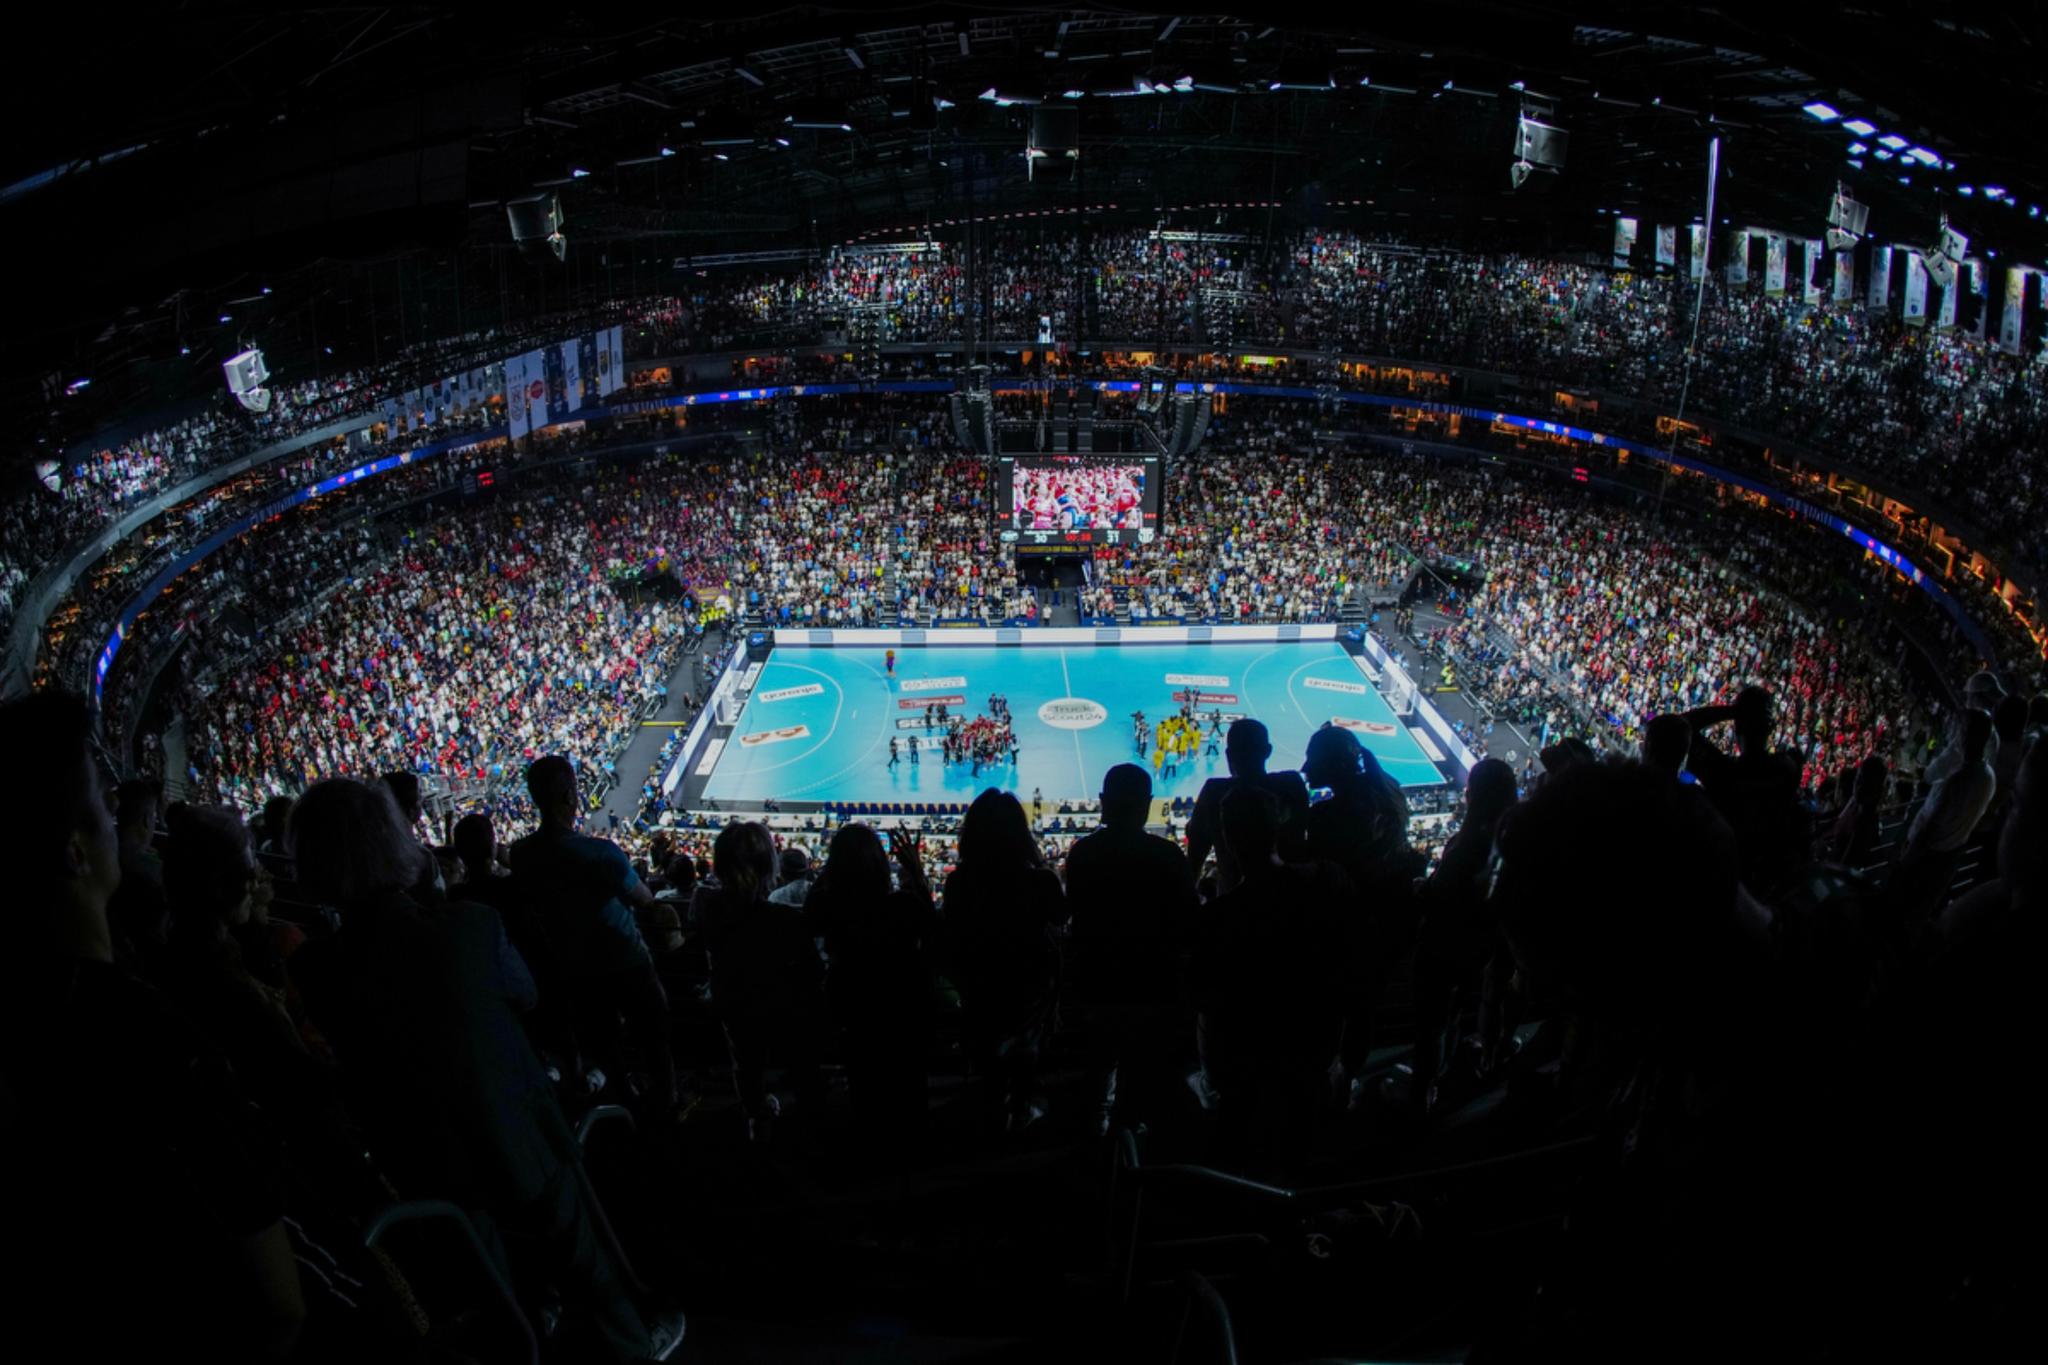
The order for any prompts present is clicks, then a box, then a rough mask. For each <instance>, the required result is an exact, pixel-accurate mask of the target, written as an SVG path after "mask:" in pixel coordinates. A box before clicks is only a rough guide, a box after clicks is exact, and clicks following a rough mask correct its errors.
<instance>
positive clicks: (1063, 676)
mask: <svg viewBox="0 0 2048 1365" xmlns="http://www.w3.org/2000/svg"><path fill="white" fill-rule="evenodd" d="M1060 685H1061V686H1062V687H1064V688H1065V689H1066V692H1067V695H1068V696H1069V697H1071V696H1073V695H1074V679H1073V675H1072V674H1070V673H1068V672H1067V647H1066V646H1065V645H1061V646H1060ZM1067 733H1069V734H1071V735H1072V736H1073V737H1074V776H1075V778H1076V779H1077V780H1078V781H1079V782H1080V784H1081V785H1080V786H1079V787H1077V788H1075V790H1074V795H1075V797H1076V798H1077V799H1079V800H1083V801H1085V800H1087V799H1088V765H1087V764H1086V763H1084V762H1082V760H1081V732H1080V731H1079V730H1070V731H1068V732H1067Z"/></svg>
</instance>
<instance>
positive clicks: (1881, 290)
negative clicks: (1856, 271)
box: [1870, 246, 1892, 312]
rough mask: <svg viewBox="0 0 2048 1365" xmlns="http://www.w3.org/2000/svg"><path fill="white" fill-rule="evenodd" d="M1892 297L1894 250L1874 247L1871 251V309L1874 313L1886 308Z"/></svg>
mask: <svg viewBox="0 0 2048 1365" xmlns="http://www.w3.org/2000/svg"><path fill="white" fill-rule="evenodd" d="M1891 296H1892V249H1891V248H1890V247H1888V246H1874V247H1872V248H1871V249H1870V308H1871V310H1872V311H1873V312H1875V311H1877V310H1880V309H1882V308H1884V307H1885V305H1886V304H1888V303H1889V302H1890V301H1891Z"/></svg>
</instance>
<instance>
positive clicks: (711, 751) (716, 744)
mask: <svg viewBox="0 0 2048 1365" xmlns="http://www.w3.org/2000/svg"><path fill="white" fill-rule="evenodd" d="M724 752H725V741H724V740H722V739H714V740H712V741H711V742H710V743H709V744H707V745H705V746H704V757H702V758H700V759H698V760H697V776H699V777H709V776H711V770H712V769H713V768H715V767H717V766H718V756H719V755H720V754H722V753H724Z"/></svg>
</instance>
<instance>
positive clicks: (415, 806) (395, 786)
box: [377, 772, 448, 903]
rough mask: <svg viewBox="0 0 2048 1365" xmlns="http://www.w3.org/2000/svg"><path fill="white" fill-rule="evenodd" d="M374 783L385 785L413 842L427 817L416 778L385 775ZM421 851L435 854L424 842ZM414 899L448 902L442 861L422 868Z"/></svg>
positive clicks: (435, 859) (413, 775)
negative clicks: (424, 818) (423, 819)
mask: <svg viewBox="0 0 2048 1365" xmlns="http://www.w3.org/2000/svg"><path fill="white" fill-rule="evenodd" d="M377 780H378V781H379V782H382V783H383V784H384V786H385V787H386V788H387V789H388V790H389V791H390V793H391V799H392V800H393V801H396V802H397V803H398V814H399V818H401V819H403V820H404V821H405V828H406V830H407V831H408V832H409V833H411V835H412V836H413V838H415V839H419V836H420V820H421V819H422V817H424V815H425V814H426V808H425V806H424V805H423V804H422V803H421V799H420V779H419V774H417V773H408V772H388V773H385V774H384V775H383V776H382V777H380V778H378V779H377ZM420 847H421V848H424V849H425V850H426V851H427V852H428V854H429V855H432V854H433V852H434V846H433V845H432V844H431V843H428V842H427V841H425V840H420ZM413 895H414V897H415V898H417V899H418V900H420V901H421V902H422V903H426V902H431V901H437V900H445V899H447V896H448V879H447V877H446V875H445V874H444V873H443V872H442V869H441V860H440V859H439V858H438V857H433V856H429V857H428V858H427V860H426V861H425V863H424V864H422V871H421V873H420V884H419V885H418V886H416V887H414V888H413Z"/></svg>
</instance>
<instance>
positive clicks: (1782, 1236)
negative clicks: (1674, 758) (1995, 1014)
mask: <svg viewBox="0 0 2048 1365" xmlns="http://www.w3.org/2000/svg"><path fill="white" fill-rule="evenodd" d="M1498 842H1499V854H1500V870H1499V873H1498V876H1497V880H1496V883H1495V891H1494V894H1495V897H1496V899H1497V900H1498V901H1499V904H1500V912H1501V914H1502V918H1503V923H1504V925H1505V927H1506V930H1507V935H1508V939H1509V941H1510V943H1511V944H1512V946H1513V951H1514V955H1515V960H1516V969H1517V978H1518V980H1519V981H1520V982H1521V983H1522V986H1523V988H1524V989H1526V990H1527V991H1528V993H1529V995H1530V998H1531V1002H1532V1009H1533V1012H1534V1013H1536V1014H1537V1015H1539V1016H1549V1017H1551V1018H1553V1019H1554V1020H1556V1021H1557V1023H1558V1025H1559V1036H1560V1037H1561V1039H1562V1042H1561V1045H1560V1051H1559V1055H1558V1058H1557V1062H1556V1069H1555V1074H1556V1077H1557V1083H1556V1090H1557V1094H1558V1098H1559V1103H1560V1106H1561V1107H1563V1108H1564V1109H1566V1110H1572V1109H1576V1110H1577V1111H1579V1112H1581V1113H1588V1114H1596V1115H1604V1116H1605V1120H1604V1123H1603V1125H1602V1133H1601V1136H1602V1141H1601V1144H1600V1148H1599V1151H1598V1154H1597V1156H1596V1157H1595V1158H1594V1160H1593V1164H1592V1166H1591V1167H1590V1168H1589V1169H1588V1170H1587V1173H1586V1177H1585V1179H1584V1181H1583V1183H1582V1184H1581V1185H1580V1186H1579V1187H1578V1189H1577V1191H1576V1193H1575V1196H1574V1200H1573V1208H1572V1212H1571V1215H1570V1217H1571V1220H1572V1223H1571V1226H1572V1228H1573V1231H1572V1233H1571V1234H1570V1236H1569V1237H1568V1238H1567V1239H1565V1240H1564V1241H1563V1242H1562V1243H1561V1244H1560V1245H1559V1246H1558V1247H1557V1249H1556V1251H1557V1255H1556V1259H1555V1261H1554V1262H1553V1263H1552V1264H1550V1265H1549V1266H1547V1267H1546V1268H1545V1270H1544V1272H1543V1273H1542V1276H1541V1282H1542V1285H1543V1292H1542V1294H1541V1295H1540V1296H1538V1297H1537V1298H1536V1300H1535V1303H1534V1308H1533V1313H1534V1317H1533V1320H1532V1324H1531V1329H1530V1330H1529V1331H1528V1332H1527V1334H1526V1335H1525V1337H1524V1339H1522V1340H1520V1341H1518V1342H1517V1343H1516V1346H1515V1349H1514V1350H1513V1351H1511V1352H1508V1353H1506V1354H1508V1355H1510V1356H1513V1357H1515V1358H1545V1359H1564V1358H1572V1359H1616V1358H1624V1357H1626V1356H1628V1355H1630V1354H1632V1352H1633V1350H1634V1345H1633V1343H1639V1342H1640V1341H1641V1340H1643V1339H1644V1334H1645V1333H1652V1334H1655V1333H1660V1332H1664V1331H1666V1330H1667V1329H1666V1328H1665V1327H1664V1326H1662V1324H1668V1323H1669V1322H1671V1321H1673V1320H1674V1316H1677V1317H1683V1318H1684V1319H1685V1320H1687V1321H1688V1322H1690V1323H1692V1324H1693V1330H1692V1331H1689V1332H1688V1334H1687V1340H1686V1342H1685V1343H1684V1347H1685V1351H1686V1353H1687V1355H1688V1357H1689V1358H1706V1356H1705V1355H1703V1354H1702V1351H1703V1348H1704V1347H1706V1346H1708V1345H1709V1344H1711V1347H1712V1350H1711V1353H1710V1354H1712V1355H1719V1354H1721V1353H1722V1352H1724V1351H1726V1350H1737V1351H1739V1349H1740V1348H1739V1346H1738V1345H1737V1344H1736V1343H1737V1342H1739V1340H1741V1339H1742V1338H1743V1337H1744V1336H1746V1335H1748V1334H1749V1333H1751V1332H1753V1331H1754V1328H1755V1324H1757V1323H1760V1322H1771V1323H1778V1322H1781V1321H1784V1320H1786V1318H1787V1316H1788V1315H1790V1314H1792V1313H1794V1312H1796V1311H1803V1310H1804V1308H1805V1306H1806V1305H1807V1304H1808V1298H1809V1295H1810V1294H1811V1292H1812V1284H1813V1282H1814V1277H1815V1272H1816V1271H1819V1272H1821V1273H1825V1271H1826V1270H1827V1267H1825V1266H1818V1267H1817V1266H1815V1265H1813V1259H1814V1257H1815V1256H1816V1255H1817V1250H1816V1247H1817V1243H1816V1242H1815V1240H1814V1239H1815V1238H1817V1237H1826V1236H1830V1235H1832V1230H1831V1228H1830V1226H1829V1224H1830V1219H1831V1217H1832V1214H1831V1208H1832V1205H1831V1204H1829V1203H1828V1202H1827V1201H1826V1200H1825V1199H1820V1198H1818V1197H1817V1196H1818V1194H1819V1190H1818V1188H1817V1186H1818V1182H1816V1181H1814V1180H1813V1179H1812V1177H1813V1176H1814V1175H1815V1174H1817V1173H1820V1172H1823V1171H1825V1170H1831V1169H1835V1168H1837V1167H1839V1166H1840V1164H1841V1163H1840V1159H1839V1152H1838V1151H1831V1150H1830V1149H1831V1148H1834V1147H1838V1146H1839V1144H1840V1142H1841V1141H1842V1138H1843V1136H1844V1135H1842V1134H1840V1133H1837V1132H1836V1131H1835V1130H1834V1129H1833V1128H1832V1127H1831V1125H1830V1124H1829V1123H1828V1122H1827V1120H1828V1118H1829V1115H1828V1112H1827V1111H1828V1103H1827V1096H1828V1094H1829V1093H1830V1092H1828V1091H1827V1090H1826V1089H1825V1088H1824V1087H1820V1086H1816V1085H1815V1084H1813V1081H1814V1073H1815V1071H1816V1070H1817V1069H1818V1068H1819V1067H1820V1066H1821V1065H1822V1062H1823V1055H1824V1054H1822V1053H1821V1052H1820V1051H1819V1050H1817V1049H1815V1050H1812V1051H1806V1050H1802V1049H1803V1047H1804V1045H1805V1044H1806V1041H1807V1040H1805V1039H1802V1038H1799V1037H1788V1036H1786V1031H1785V1030H1784V1029H1783V1028H1782V1027H1781V1026H1780V1023H1779V1020H1778V1015H1777V1011H1776V1008H1775V1006H1774V1004H1773V1001H1772V997H1771V995H1770V992H1769V990H1768V984H1769V980H1770V977H1769V970H1770V954H1771V947H1772V945H1771V939H1770V933H1769V928H1768V924H1767V922H1766V918H1765V917H1764V916H1763V915H1762V914H1759V913H1756V912H1755V911H1754V908H1753V906H1752V905H1750V904H1749V903H1748V902H1746V901H1745V900H1744V899H1743V898H1742V897H1741V895H1740V893H1739V888H1738V884H1737V865H1736V860H1735V856H1734V855H1735V841H1734V838H1733V836H1732V833H1731V832H1730V831H1729V830H1728V829H1727V827H1726V826H1725V824H1723V823H1722V822H1721V821H1720V820H1719V819H1718V818H1716V816H1715V814H1714V812H1713V810H1712V808H1711V806H1709V805H1708V804H1706V803H1702V802H1698V801H1692V800H1688V799H1687V798H1686V794H1685V792H1684V791H1683V790H1682V789H1681V788H1679V787H1677V786H1675V785H1674V784H1672V783H1671V782H1669V781H1668V780H1667V779H1666V778H1665V777H1664V776H1663V775H1662V774H1658V773H1652V772H1649V771H1646V770H1645V769H1643V768H1642V767H1640V766H1639V765H1636V764H1633V763H1623V764H1617V765H1605V764H1602V765H1594V766H1588V767H1579V768H1577V769H1575V770H1573V771H1571V772H1568V773H1566V774H1564V775H1563V776H1562V777H1560V778H1559V779H1558V780H1557V781H1555V782H1553V783H1550V784H1546V785H1545V787H1544V788H1543V790H1541V791H1539V792H1538V793H1537V794H1536V795H1535V796H1534V797H1533V798H1531V799H1530V800H1529V801H1526V802H1524V803H1523V804H1522V805H1521V806H1520V807H1518V808H1517V809H1516V810H1515V811H1514V812H1513V813H1512V814H1510V815H1509V816H1508V818H1506V819H1505V820H1504V821H1503V822H1502V824H1501V828H1500V832H1499V835H1498ZM1753 1201H1767V1202H1768V1203H1769V1204H1770V1206H1771V1207H1773V1208H1775V1209H1777V1210H1779V1212H1780V1214H1781V1217H1780V1218H1778V1219H1776V1220H1774V1222H1773V1228H1772V1236H1771V1237H1769V1238H1750V1239H1744V1241H1743V1243H1742V1254H1741V1255H1739V1256H1731V1255H1729V1254H1728V1251H1727V1246H1728V1243H1727V1240H1726V1227H1727V1221H1726V1220H1727V1214H1728V1210H1729V1209H1730V1208H1731V1207H1741V1206H1747V1205H1750V1204H1752V1202H1753ZM1652 1249H1654V1251H1652Z"/></svg>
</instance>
